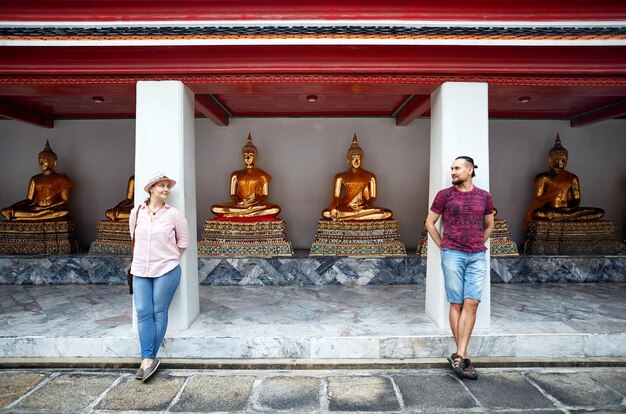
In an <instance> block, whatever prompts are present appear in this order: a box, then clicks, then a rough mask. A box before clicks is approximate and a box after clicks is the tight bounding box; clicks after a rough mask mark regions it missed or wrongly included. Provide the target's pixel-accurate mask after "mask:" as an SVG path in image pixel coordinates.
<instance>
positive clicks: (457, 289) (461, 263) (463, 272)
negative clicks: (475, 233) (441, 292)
mask: <svg viewBox="0 0 626 414" xmlns="http://www.w3.org/2000/svg"><path fill="white" fill-rule="evenodd" d="M441 269H442V270H443V279H444V282H445V286H446V296H447V297H448V302H450V303H457V304H458V303H463V301H464V300H465V299H476V300H480V297H481V296H482V294H483V286H484V284H485V276H486V274H487V261H486V258H485V252H478V253H466V252H462V251H459V250H454V249H441Z"/></svg>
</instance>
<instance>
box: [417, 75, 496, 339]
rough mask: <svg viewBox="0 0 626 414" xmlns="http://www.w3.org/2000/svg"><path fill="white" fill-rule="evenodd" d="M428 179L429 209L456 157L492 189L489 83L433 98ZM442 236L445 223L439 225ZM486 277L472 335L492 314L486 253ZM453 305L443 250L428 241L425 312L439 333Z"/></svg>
mask: <svg viewBox="0 0 626 414" xmlns="http://www.w3.org/2000/svg"><path fill="white" fill-rule="evenodd" d="M430 101H431V106H430V111H431V116H430V181H429V189H428V207H429V208H430V206H431V205H432V202H433V200H434V198H435V195H436V194H437V192H438V191H439V190H441V189H443V188H446V187H450V186H451V185H452V183H451V181H452V179H451V177H450V166H451V165H452V162H453V161H454V159H455V158H456V157H458V156H461V155H467V156H470V157H472V158H473V159H474V162H475V163H476V165H478V166H479V167H480V168H478V169H477V170H476V177H475V178H474V184H475V185H476V186H478V187H480V188H482V189H483V190H487V191H489V116H488V110H487V103H488V99H487V84H486V83H466V82H446V83H444V84H442V85H441V86H440V87H439V88H438V89H437V90H435V91H434V92H433V93H432V95H431V100H430ZM437 225H438V226H439V229H440V232H441V219H439V221H438V222H437ZM487 247H489V245H488V243H487ZM486 260H487V275H486V277H485V287H484V290H483V295H482V300H481V303H480V305H479V307H478V314H477V316H476V325H475V327H474V332H476V331H481V330H482V331H484V330H487V329H489V324H490V316H491V288H490V287H491V284H490V266H489V263H490V260H489V250H487V258H486ZM448 310H449V304H448V302H447V300H446V294H445V287H444V283H443V273H442V271H441V255H440V252H439V248H438V247H437V246H436V245H435V243H434V242H433V241H432V239H431V238H430V237H429V238H428V256H427V262H426V314H427V315H428V316H429V317H430V318H431V319H432V320H433V322H434V323H435V325H437V328H438V329H441V330H449V329H450V323H449V320H448Z"/></svg>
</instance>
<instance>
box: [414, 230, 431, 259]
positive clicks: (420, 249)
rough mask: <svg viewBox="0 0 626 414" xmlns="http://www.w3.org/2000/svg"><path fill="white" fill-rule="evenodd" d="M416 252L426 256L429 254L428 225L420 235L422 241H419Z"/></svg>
mask: <svg viewBox="0 0 626 414" xmlns="http://www.w3.org/2000/svg"><path fill="white" fill-rule="evenodd" d="M415 254H417V255H418V256H426V255H428V230H426V227H424V229H423V230H422V234H421V235H420V241H418V242H417V249H415Z"/></svg>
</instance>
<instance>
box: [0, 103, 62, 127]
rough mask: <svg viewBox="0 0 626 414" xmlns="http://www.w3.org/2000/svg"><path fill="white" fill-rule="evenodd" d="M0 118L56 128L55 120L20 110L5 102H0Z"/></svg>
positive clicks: (26, 110) (23, 109) (37, 113)
mask: <svg viewBox="0 0 626 414" xmlns="http://www.w3.org/2000/svg"><path fill="white" fill-rule="evenodd" d="M0 116H2V117H5V118H9V119H14V120H16V121H22V122H26V123H29V124H32V125H37V126H40V127H44V128H54V119H52V118H51V117H49V116H48V115H44V114H42V113H39V112H35V111H31V110H29V109H25V108H19V107H16V106H14V105H11V104H8V103H5V102H0Z"/></svg>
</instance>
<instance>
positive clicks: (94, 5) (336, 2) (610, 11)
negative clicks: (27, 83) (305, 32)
mask: <svg viewBox="0 0 626 414" xmlns="http://www.w3.org/2000/svg"><path fill="white" fill-rule="evenodd" d="M625 18H626V2H624V1H623V0H596V1H588V0H541V1H540V0H522V1H502V0H501V1H494V0H472V1H467V0H409V1H407V0H386V1H380V0H316V1H306V0H304V1H303V0H300V1H290V0H157V1H155V0H109V1H102V0H97V1H96V0H55V1H54V3H53V6H51V3H50V0H28V1H25V0H4V1H3V2H2V16H0V19H1V20H4V21H170V20H182V21H194V20H196V21H197V20H268V19H277V20H286V19H292V20H298V19H305V20H312V19H320V20H339V19H354V20H438V21H446V20H475V21H487V20H531V21H546V20H624V19H625Z"/></svg>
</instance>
